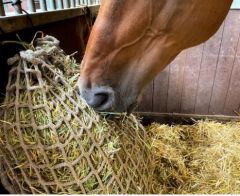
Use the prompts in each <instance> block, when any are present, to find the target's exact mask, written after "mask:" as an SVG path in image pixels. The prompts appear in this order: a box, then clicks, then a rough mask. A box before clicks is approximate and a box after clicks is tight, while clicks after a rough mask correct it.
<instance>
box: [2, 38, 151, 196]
mask: <svg viewBox="0 0 240 196" xmlns="http://www.w3.org/2000/svg"><path fill="white" fill-rule="evenodd" d="M30 45H31V47H29V48H30V49H28V50H25V51H21V52H20V55H16V56H15V57H13V58H11V59H9V64H12V65H13V67H12V69H11V71H10V72H9V80H8V84H7V88H6V97H5V100H4V103H3V105H2V106H1V109H2V111H3V117H2V119H1V121H2V126H1V127H0V154H1V156H0V159H1V161H0V177H1V181H2V183H3V185H4V186H5V188H6V189H7V190H8V191H9V192H10V193H35V194H36V193H58V194H59V193H61V194H78V193H92V194H97V193H98V194H99V193H150V192H151V185H152V184H151V176H152V175H151V173H152V172H151V170H150V168H149V167H148V164H149V162H150V161H151V155H150V152H149V149H148V147H147V145H146V144H145V142H144V141H146V134H145V130H144V128H143V127H142V125H141V124H140V123H139V121H138V119H137V118H136V117H135V116H133V115H130V116H126V115H123V114H121V115H120V114H115V116H114V118H112V119H106V118H105V116H100V115H98V114H96V113H95V112H94V111H93V110H92V109H91V108H89V107H88V106H87V105H86V103H85V102H84V101H83V100H82V99H81V98H80V97H79V93H78V91H77V90H76V89H75V88H74V86H75V83H76V80H77V78H78V74H74V73H75V71H76V70H78V69H76V67H78V66H77V64H76V62H75V60H74V59H73V58H71V56H67V55H65V54H64V52H63V51H62V50H61V49H60V48H59V41H58V40H56V39H55V38H54V37H51V36H45V37H41V38H38V39H37V40H36V46H34V45H33V42H31V44H30ZM25 46H27V44H25Z"/></svg>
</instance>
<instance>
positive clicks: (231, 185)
mask: <svg viewBox="0 0 240 196" xmlns="http://www.w3.org/2000/svg"><path fill="white" fill-rule="evenodd" d="M148 131H149V132H150V133H151V137H150V142H151V143H152V152H153V154H154V161H153V163H152V167H155V172H154V179H155V182H154V192H155V193H171V194H174V193H178V194H186V193H188V194H239V193H240V122H228V123H226V124H222V123H219V122H214V121H208V120H207V121H199V122H197V123H196V124H194V125H176V126H168V125H159V124H156V123H154V124H152V125H151V126H149V127H148Z"/></svg>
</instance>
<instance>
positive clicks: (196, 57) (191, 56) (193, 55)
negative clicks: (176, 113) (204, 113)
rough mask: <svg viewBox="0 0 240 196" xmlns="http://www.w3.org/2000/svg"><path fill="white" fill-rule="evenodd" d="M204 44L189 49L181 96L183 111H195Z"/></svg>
mask: <svg viewBox="0 0 240 196" xmlns="http://www.w3.org/2000/svg"><path fill="white" fill-rule="evenodd" d="M203 46H204V44H201V45H198V46H196V47H194V48H190V49H188V50H187V58H186V65H185V71H184V82H183V86H184V87H183V91H182V98H181V113H194V108H195V102H196V96H197V87H198V78H199V73H200V67H201V63H202V57H203Z"/></svg>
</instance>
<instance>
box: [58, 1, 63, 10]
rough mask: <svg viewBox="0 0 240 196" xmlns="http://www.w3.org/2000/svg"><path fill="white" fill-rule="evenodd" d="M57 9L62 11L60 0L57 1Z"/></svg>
mask: <svg viewBox="0 0 240 196" xmlns="http://www.w3.org/2000/svg"><path fill="white" fill-rule="evenodd" d="M57 9H60V10H61V9H63V1H62V0H57Z"/></svg>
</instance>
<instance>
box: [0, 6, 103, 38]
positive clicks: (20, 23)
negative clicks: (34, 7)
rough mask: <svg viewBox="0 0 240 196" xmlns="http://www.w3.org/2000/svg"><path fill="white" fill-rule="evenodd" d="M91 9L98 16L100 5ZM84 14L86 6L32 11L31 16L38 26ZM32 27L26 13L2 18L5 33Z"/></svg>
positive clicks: (93, 14)
mask: <svg viewBox="0 0 240 196" xmlns="http://www.w3.org/2000/svg"><path fill="white" fill-rule="evenodd" d="M89 9H90V11H91V15H92V16H96V15H97V13H98V9H99V5H93V6H89ZM84 14H85V11H84V8H71V9H64V10H54V11H48V12H37V13H31V14H29V16H30V17H31V20H32V23H33V24H34V26H38V25H44V24H48V23H52V22H57V21H61V20H66V19H70V18H74V17H78V16H82V15H84ZM31 27H32V25H31V24H30V23H29V18H28V16H27V15H26V14H21V15H17V16H6V17H3V18H1V28H2V30H3V32H4V33H10V32H13V31H19V30H23V29H26V28H31ZM1 34H2V32H1V31H0V35H1Z"/></svg>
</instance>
